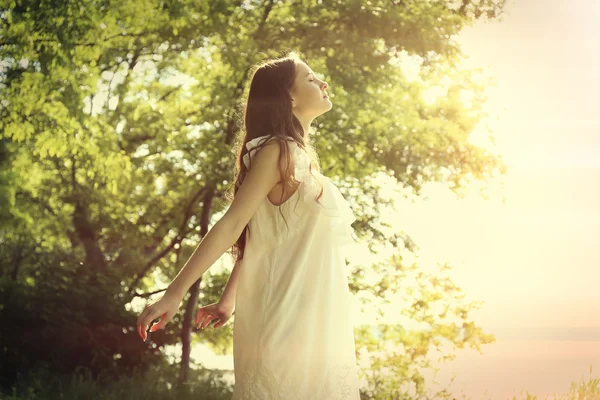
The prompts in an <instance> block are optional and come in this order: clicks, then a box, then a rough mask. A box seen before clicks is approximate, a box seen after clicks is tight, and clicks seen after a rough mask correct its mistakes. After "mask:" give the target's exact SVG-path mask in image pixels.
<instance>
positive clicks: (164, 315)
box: [150, 312, 172, 332]
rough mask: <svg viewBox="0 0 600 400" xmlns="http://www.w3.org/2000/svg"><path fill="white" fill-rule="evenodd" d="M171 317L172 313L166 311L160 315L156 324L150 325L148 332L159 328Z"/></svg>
mask: <svg viewBox="0 0 600 400" xmlns="http://www.w3.org/2000/svg"><path fill="white" fill-rule="evenodd" d="M171 317H172V315H170V314H169V312H166V313H164V314H163V315H161V319H160V321H159V322H158V323H157V324H154V325H152V328H150V332H156V331H157V330H159V329H161V328H162V327H163V326H165V325H166V324H167V322H169V321H170V320H171Z"/></svg>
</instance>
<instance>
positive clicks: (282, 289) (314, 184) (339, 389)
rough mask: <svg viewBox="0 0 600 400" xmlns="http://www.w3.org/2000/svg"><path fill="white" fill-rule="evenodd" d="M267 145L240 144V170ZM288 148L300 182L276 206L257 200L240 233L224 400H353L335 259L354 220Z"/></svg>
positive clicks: (343, 296)
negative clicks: (230, 381)
mask: <svg viewBox="0 0 600 400" xmlns="http://www.w3.org/2000/svg"><path fill="white" fill-rule="evenodd" d="M271 139H273V137H271V136H268V135H267V136H260V137H257V138H255V139H253V140H250V141H249V142H248V143H247V149H248V151H249V153H248V154H246V155H245V156H244V157H243V161H244V163H245V164H246V167H249V166H250V163H251V157H254V155H255V153H256V151H259V150H260V149H254V148H255V147H256V146H257V145H259V144H262V143H263V142H264V141H266V140H271ZM288 144H289V149H290V156H292V157H293V159H294V163H295V171H294V176H295V178H296V179H297V180H298V181H300V182H301V183H300V185H299V186H298V188H297V189H296V191H295V192H294V194H293V195H292V196H291V197H290V198H289V199H288V200H287V201H285V202H284V203H283V204H282V205H281V206H280V207H278V206H275V205H273V204H272V203H271V202H270V201H269V200H268V198H265V200H264V201H263V202H262V203H261V205H260V206H259V207H258V209H257V211H256V213H255V214H254V216H253V217H252V218H251V220H250V222H249V228H250V232H249V233H248V232H247V233H246V248H245V252H244V258H243V260H242V261H241V264H240V266H239V268H240V275H239V281H238V287H237V293H236V301H235V314H234V328H233V356H234V375H235V385H234V391H233V397H232V400H284V399H285V400H309V399H310V400H360V396H359V382H358V375H357V372H358V369H357V364H356V353H355V341H354V325H353V317H354V315H355V311H354V310H353V308H352V305H351V297H350V296H351V294H350V290H349V288H348V274H347V270H346V263H345V253H344V247H345V246H346V245H348V244H350V243H353V242H354V238H353V236H352V232H353V228H352V227H351V226H350V224H351V223H352V222H354V221H355V220H356V217H355V215H354V214H353V212H352V210H351V208H350V207H349V205H348V203H347V202H346V200H345V199H344V197H343V196H342V194H341V193H340V191H339V190H338V188H337V187H336V186H335V185H334V184H333V182H332V181H331V180H330V179H329V178H327V177H325V176H323V175H322V174H320V173H319V172H317V171H312V173H313V174H315V175H316V178H315V177H313V175H311V172H309V170H308V166H309V163H310V158H309V156H308V154H307V153H306V152H305V151H304V150H302V149H301V148H300V147H299V146H298V145H297V144H296V143H295V142H289V143H288ZM317 179H318V180H320V181H322V183H323V195H322V196H321V198H320V199H319V202H320V204H319V203H317V202H316V200H315V198H316V197H317V196H318V194H319V192H320V189H321V186H320V184H319V183H318V181H317ZM280 208H281V213H280ZM281 214H283V215H284V216H285V220H284V218H283V217H282V215H281ZM286 221H287V226H286Z"/></svg>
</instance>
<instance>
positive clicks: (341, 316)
mask: <svg viewBox="0 0 600 400" xmlns="http://www.w3.org/2000/svg"><path fill="white" fill-rule="evenodd" d="M327 87H328V85H327V83H326V82H324V81H322V80H320V79H318V78H317V76H316V75H315V73H314V71H312V69H311V68H310V67H309V66H308V65H307V64H306V63H305V62H303V61H302V60H301V59H300V58H299V57H298V56H297V55H296V54H295V53H291V54H288V55H287V56H285V57H283V58H279V59H275V60H271V61H269V62H266V63H264V64H262V65H259V66H258V67H257V68H256V69H255V72H254V74H253V75H252V78H251V82H250V90H249V94H248V100H247V104H246V109H245V115H244V123H245V135H246V136H245V138H244V141H243V143H242V145H243V146H242V148H241V149H240V150H239V153H238V163H237V171H238V173H237V174H236V177H235V188H234V196H233V202H232V203H231V206H230V207H229V209H228V211H227V212H226V214H225V216H223V218H221V220H219V222H218V223H217V224H215V226H213V228H212V229H211V230H210V231H209V233H208V234H207V235H206V236H205V238H204V239H203V240H202V241H201V243H200V245H199V246H198V248H197V249H196V251H195V252H194V254H193V255H192V257H190V261H188V262H187V263H186V265H185V266H184V267H183V268H182V270H181V271H180V272H179V274H178V276H177V277H176V278H175V279H174V281H173V282H172V283H171V284H170V285H169V288H168V289H167V291H166V293H165V295H164V296H163V298H162V299H160V300H159V301H157V302H156V303H154V304H151V305H149V306H148V307H146V309H145V310H144V311H143V312H142V314H141V315H140V317H139V319H138V330H139V332H140V335H141V336H142V339H144V340H145V338H146V335H145V333H146V329H147V327H148V324H149V323H150V322H152V321H153V320H154V319H155V318H157V317H159V316H162V319H161V321H160V322H158V323H157V324H156V325H155V326H153V327H152V329H151V330H150V331H155V330H157V329H160V328H162V327H163V326H164V325H165V324H166V323H167V322H168V321H169V320H170V319H171V318H172V316H173V315H174V314H175V313H176V312H177V310H178V308H179V303H180V302H181V300H182V299H183V296H184V294H185V293H186V291H187V290H188V288H189V287H190V286H191V285H192V283H193V282H195V281H196V280H197V279H198V278H199V277H200V276H201V275H202V274H203V273H204V272H205V271H206V270H207V269H208V268H209V267H210V265H212V264H213V263H214V262H215V261H216V260H217V259H218V258H219V257H220V256H221V255H222V254H223V252H225V251H226V250H227V249H229V248H231V247H232V246H233V249H234V250H235V254H236V263H235V267H234V269H233V271H232V273H231V276H230V278H229V282H228V283H227V285H226V288H225V291H224V293H223V296H222V297H221V300H220V301H219V302H218V303H215V304H210V305H208V306H205V307H202V308H200V309H199V310H198V313H197V315H196V323H197V325H198V327H201V328H205V327H206V326H208V325H209V324H210V323H211V322H212V321H213V320H215V321H217V322H216V323H215V325H214V327H215V328H216V327H220V326H222V325H223V324H224V323H225V322H227V320H228V319H229V318H230V317H231V315H232V313H233V310H234V308H235V318H234V327H233V355H234V374H235V386H234V393H233V398H232V400H265V399H272V400H275V399H282V400H283V399H286V400H293V399H298V400H300V399H302V400H308V399H311V400H342V399H343V400H359V399H360V397H359V389H358V386H359V385H358V377H357V365H356V355H355V346H354V345H355V342H354V328H353V323H352V316H353V313H352V310H351V298H350V292H349V289H348V276H347V272H346V269H345V268H346V263H345V257H344V247H345V245H347V244H349V243H352V242H353V241H354V240H353V237H352V227H351V225H350V224H351V223H352V222H354V220H355V219H356V218H355V215H354V214H353V212H352V210H351V209H350V207H349V205H348V204H347V202H346V200H345V199H344V197H343V196H342V195H341V193H340V192H339V190H338V188H337V187H336V186H335V185H334V184H333V182H332V181H331V180H330V179H329V178H327V177H325V176H324V175H322V174H321V173H320V172H319V164H318V157H317V155H316V152H315V150H314V148H313V146H312V144H311V140H310V137H309V136H308V135H309V134H310V125H311V122H312V121H313V119H314V118H316V117H317V116H319V115H321V114H323V113H325V112H327V111H329V110H330V109H331V107H332V103H331V101H330V100H329V98H328V96H327V93H326V89H327Z"/></svg>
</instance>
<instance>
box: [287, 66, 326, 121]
mask: <svg viewBox="0 0 600 400" xmlns="http://www.w3.org/2000/svg"><path fill="white" fill-rule="evenodd" d="M296 69H297V73H296V80H295V81H294V86H293V87H292V90H291V95H292V99H293V100H292V104H293V107H294V114H296V116H297V117H298V119H300V120H312V119H313V118H315V117H317V116H319V115H321V114H323V113H325V112H327V111H329V110H331V107H332V103H331V101H330V100H329V97H327V96H326V95H327V93H326V92H325V89H327V87H328V85H327V82H324V81H322V80H320V79H319V78H317V77H316V75H315V74H314V72H313V70H312V69H310V67H309V66H308V65H306V63H304V62H299V63H298V64H296ZM324 96H325V97H324Z"/></svg>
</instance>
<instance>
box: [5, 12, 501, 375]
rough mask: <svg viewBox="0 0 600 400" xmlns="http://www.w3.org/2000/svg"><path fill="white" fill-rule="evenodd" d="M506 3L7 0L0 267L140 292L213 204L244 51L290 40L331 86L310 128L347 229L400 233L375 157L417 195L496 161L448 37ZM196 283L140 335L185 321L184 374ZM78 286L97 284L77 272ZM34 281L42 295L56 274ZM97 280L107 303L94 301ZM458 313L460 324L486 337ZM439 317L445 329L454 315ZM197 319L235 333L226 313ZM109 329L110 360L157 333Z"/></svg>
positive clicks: (477, 175)
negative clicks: (446, 81) (430, 99)
mask: <svg viewBox="0 0 600 400" xmlns="http://www.w3.org/2000/svg"><path fill="white" fill-rule="evenodd" d="M504 3H505V1H504V0H502V1H492V0H482V1H479V2H477V4H475V2H471V1H469V0H464V1H462V2H458V3H456V4H453V3H449V2H446V1H392V2H390V1H370V2H359V1H347V2H346V1H345V2H339V1H322V2H321V1H319V2H312V1H294V2H277V1H267V2H258V1H241V2H236V1H230V0H220V1H211V2H196V1H191V0H185V1H184V0H182V1H160V2H159V1H155V0H132V1H128V2H125V3H123V2H118V1H108V0H84V1H74V0H67V1H48V2H37V1H26V0H25V1H10V2H5V3H4V5H3V6H2V7H1V10H2V14H1V15H0V21H1V22H2V28H1V29H2V30H1V34H0V36H1V39H0V52H1V56H2V60H3V70H2V75H1V83H2V85H1V87H0V90H1V98H2V102H1V103H0V106H1V108H0V132H1V134H0V135H1V138H2V143H3V144H4V146H5V148H6V153H7V154H8V156H7V159H8V160H10V161H8V162H6V163H5V164H3V167H2V168H3V169H2V170H3V175H2V176H3V177H9V176H10V179H8V178H7V179H6V180H2V185H3V186H2V188H3V196H2V198H3V199H5V200H4V204H7V205H8V211H4V210H3V212H5V213H6V212H8V213H9V215H10V216H11V218H10V220H7V221H9V222H6V223H4V226H3V231H2V235H1V236H0V237H1V238H2V240H1V242H0V246H1V247H2V251H1V253H2V254H3V258H2V273H3V276H9V277H10V279H9V280H10V281H11V282H12V283H11V285H15V284H16V286H17V287H20V288H23V287H25V286H24V285H29V287H31V288H33V289H34V290H37V289H40V288H41V285H42V284H41V283H40V280H39V277H40V276H42V274H43V272H44V271H49V269H48V268H51V271H52V272H53V274H54V276H55V278H56V279H53V280H50V281H49V282H51V285H56V286H50V287H55V288H60V289H61V291H60V293H64V295H63V297H62V301H65V300H72V299H74V298H79V299H81V298H86V299H87V298H89V301H88V300H86V301H85V304H86V305H85V306H84V305H83V304H80V303H79V302H76V301H75V302H67V303H64V304H69V305H70V306H71V308H72V309H71V311H72V312H73V313H78V312H80V313H82V315H84V316H86V317H89V316H90V315H94V316H95V317H98V318H99V317H100V316H101V317H102V318H101V320H103V321H105V322H106V323H107V324H108V321H110V320H111V317H110V313H111V312H113V311H114V310H115V309H116V308H118V307H119V306H121V307H123V308H124V307H125V305H126V304H128V303H129V302H130V301H131V300H132V299H134V298H135V297H140V296H146V295H145V294H144V293H140V290H142V291H154V290H155V289H156V283H155V281H154V280H153V277H152V276H150V273H157V272H159V273H160V274H162V275H164V276H165V277H167V278H172V277H174V275H175V274H176V273H177V271H178V270H179V269H180V268H181V266H182V264H183V262H185V260H187V258H188V257H189V255H190V254H191V252H192V251H193V249H194V248H195V245H196V244H197V243H198V241H199V240H200V238H201V237H202V236H203V235H204V234H206V232H207V231H208V230H209V227H210V225H211V224H212V223H213V222H214V221H215V219H214V218H215V216H219V215H221V214H222V213H223V212H224V210H225V209H226V208H227V206H228V205H227V204H226V202H225V201H223V198H224V197H223V196H224V193H225V192H226V191H227V190H228V189H229V187H230V185H231V180H232V175H233V162H234V158H233V157H232V150H233V151H235V150H237V148H239V139H240V134H241V133H242V132H241V131H240V120H239V115H240V111H241V107H242V105H243V100H244V98H245V94H246V90H247V83H248V79H249V75H248V74H249V68H250V67H251V66H252V65H253V64H255V63H257V62H259V61H260V60H262V59H263V58H265V57H274V56H279V55H281V52H283V51H287V50H291V49H299V50H300V51H301V52H302V53H303V56H305V58H306V59H307V61H308V62H309V64H310V65H311V67H312V68H313V70H315V71H319V72H320V73H322V74H323V75H324V76H325V77H326V80H327V81H328V82H329V84H330V90H329V92H330V93H332V94H333V95H334V96H332V100H333V102H334V108H333V109H332V110H331V111H330V112H329V113H328V114H326V115H324V116H323V117H322V118H320V119H319V121H318V134H317V136H316V145H317V149H318V151H319V155H320V158H321V166H322V169H323V171H324V173H325V174H326V175H328V176H332V177H336V178H339V179H340V186H342V187H341V189H342V191H343V192H344V194H346V195H347V198H349V199H350V200H351V202H352V204H353V207H354V209H355V211H356V213H357V215H358V216H359V218H358V221H357V222H356V223H355V228H356V231H357V232H358V233H359V235H360V237H361V238H362V239H363V240H366V241H368V242H370V243H371V245H372V246H371V247H372V248H373V249H374V248H375V246H374V245H375V244H377V243H382V242H389V243H391V244H393V245H398V243H399V240H400V239H403V240H404V242H405V243H408V242H409V238H407V237H404V238H403V237H402V236H401V235H392V236H389V235H386V234H384V233H383V232H382V230H381V228H380V227H379V224H380V223H381V221H379V216H378V215H377V211H376V207H377V205H378V204H381V203H384V202H385V200H384V199H382V198H381V197H380V196H379V195H378V193H377V189H378V188H377V185H376V184H375V183H374V181H373V176H374V174H376V173H378V172H381V171H384V172H387V173H388V174H390V175H391V176H393V177H394V178H395V179H396V180H397V182H398V183H399V184H402V185H405V186H407V187H411V188H414V190H415V191H416V193H417V194H418V193H419V189H420V187H421V185H422V184H423V183H425V182H428V181H442V182H447V183H448V184H449V187H450V188H451V189H452V190H454V191H456V192H457V193H460V190H461V188H462V185H463V184H464V183H465V182H466V181H467V180H468V179H485V178H486V177H488V176H490V175H492V174H493V173H495V171H497V170H498V169H502V168H503V164H502V162H501V159H499V158H496V157H495V156H492V155H488V154H487V153H485V152H484V151H483V150H482V149H480V148H478V147H476V146H474V145H471V144H469V143H468V142H467V140H466V139H467V137H468V135H469V133H470V132H471V131H472V129H473V127H474V126H475V125H476V123H477V121H478V120H479V119H480V118H481V116H482V113H481V106H482V104H483V101H484V98H483V96H482V90H483V85H481V84H478V83H476V82H474V80H473V79H472V74H473V73H474V71H462V70H459V69H458V67H457V61H458V60H460V57H461V56H462V53H461V52H460V49H459V48H458V47H457V44H456V43H455V42H454V41H453V39H452V37H453V35H455V34H457V33H458V32H460V30H461V29H462V28H463V27H464V26H466V25H468V24H471V23H472V22H473V21H474V20H476V19H480V18H486V19H495V18H498V17H499V16H500V15H501V14H502V9H503V6H504ZM402 54H408V55H412V56H420V57H421V58H422V65H421V77H422V80H423V82H422V83H421V82H410V81H409V80H408V79H406V77H405V76H404V75H403V73H402V70H401V69H400V68H398V65H397V64H398V60H399V59H400V58H399V56H401V55H402ZM444 77H450V78H451V79H452V82H453V83H452V84H451V85H450V87H449V88H448V96H446V97H445V99H443V100H440V101H437V102H435V103H434V104H432V105H427V104H425V103H424V102H423V100H422V96H421V94H422V92H423V90H424V89H426V87H427V85H428V84H435V83H438V82H440V81H441V80H442V78H444ZM461 90H472V91H473V93H474V100H473V101H472V104H473V105H472V108H470V109H468V108H466V107H465V106H464V105H463V104H462V103H461V102H460V100H459V94H460V91H461ZM236 146H237V148H236ZM350 154H352V157H350ZM8 171H12V174H13V175H11V173H10V172H8ZM342 178H343V179H342ZM353 193H359V194H353ZM49 260H52V261H49ZM15 266H16V267H15ZM400 266H401V263H396V262H391V261H390V263H388V267H390V268H400ZM360 271H361V268H360V266H355V269H354V271H353V290H354V291H355V292H358V291H369V290H373V288H374V287H377V286H379V287H386V288H388V290H390V291H392V290H393V289H394V284H396V283H397V282H398V279H399V278H398V277H397V278H396V280H394V281H389V279H388V278H387V277H386V276H382V280H381V282H379V283H378V285H374V286H372V287H365V286H364V285H361V284H360V280H361V275H360ZM44 276H45V275H44ZM215 279H216V281H215V282H217V283H219V282H220V283H224V282H223V280H222V277H215ZM219 279H220V281H219ZM386 279H387V282H386ZM61 280H62V283H61ZM65 282H66V284H65ZM45 285H50V284H49V283H46V284H45ZM83 285H88V286H83ZM199 285H200V280H198V281H197V282H196V283H195V284H194V285H193V286H192V288H191V289H190V295H189V296H188V297H187V298H186V300H185V301H186V306H185V311H184V312H183V315H182V316H181V320H180V319H179V316H177V317H176V318H174V320H173V321H172V322H171V323H170V324H169V325H168V328H167V329H166V330H165V331H162V332H159V334H158V335H157V336H155V337H156V338H157V339H156V340H157V341H158V343H157V344H158V348H160V346H161V345H163V344H168V343H174V342H175V341H176V340H177V338H176V333H175V329H176V328H178V329H179V328H180V334H179V335H180V337H181V340H182V344H183V349H184V350H183V351H184V353H183V355H182V366H181V380H182V381H185V380H186V377H187V371H188V368H189V349H190V345H191V340H192V338H191V335H190V333H191V327H192V324H191V321H192V320H193V311H194V308H195V306H196V302H197V298H198V288H199ZM90 287H93V288H94V289H95V292H94V294H93V295H92V294H90V292H86V291H85V290H87V288H90ZM206 287H207V288H208V290H210V291H211V292H209V293H207V294H206V295H207V298H211V297H212V298H218V297H217V296H218V295H219V293H220V289H221V287H222V286H218V285H210V284H207V285H206ZM84 288H85V289H84ZM37 293H39V296H40V297H37V299H38V300H36V301H39V300H40V299H43V297H41V296H50V295H51V294H49V293H53V292H52V291H51V290H47V291H46V290H44V291H42V290H39V292H37ZM78 296H79V297H78ZM99 299H102V302H103V303H104V304H105V305H106V307H105V308H102V307H97V306H96V307H94V309H93V311H91V310H90V308H89V307H90V304H92V303H93V302H94V300H95V301H99ZM425 300H427V299H425ZM28 301H33V300H31V299H30V300H27V299H23V302H25V303H23V304H22V305H23V308H22V309H27V307H25V304H26V303H27V302H28ZM50 310H51V309H49V313H50ZM110 310H113V311H110ZM464 316H465V318H466V314H465V315H464ZM47 317H48V318H50V314H48V315H47ZM65 318H68V316H65ZM127 318H129V319H127ZM87 320H89V319H87ZM87 320H86V318H84V319H82V320H81V321H80V324H81V325H80V326H83V327H85V326H86V324H87V323H88V322H86V321H87ZM125 321H127V322H125ZM134 321H135V317H134V316H133V315H131V314H130V315H129V317H127V316H126V315H124V316H123V317H122V318H120V319H119V320H118V323H115V324H114V326H113V325H111V327H110V329H109V331H111V332H113V333H114V334H115V335H117V333H118V332H120V331H121V330H122V329H123V328H124V330H125V331H127V332H128V333H125V335H126V336H127V335H128V337H131V335H135V332H134V330H131V329H130V328H132V326H133V324H134ZM119 324H123V326H119ZM107 326H108V325H107ZM56 329H57V331H55V332H58V330H60V327H59V326H57V327H56ZM115 332H116V333H115ZM472 332H473V335H472V338H471V339H470V340H472V341H473V343H475V342H477V341H478V340H482V341H485V340H486V337H485V335H483V334H482V333H481V332H479V330H477V329H472ZM437 334H439V335H441V336H446V337H447V338H448V339H450V340H459V333H458V332H457V331H449V330H445V331H443V332H441V331H440V332H437ZM92 335H94V334H93V333H92ZM201 335H212V336H215V337H216V336H218V335H223V337H225V338H226V340H230V338H231V337H230V333H229V332H227V330H223V332H220V333H213V332H211V333H210V334H209V333H202V334H201ZM363 336H364V338H368V335H367V333H364V334H363V333H361V338H360V340H359V342H361V343H363V342H365V341H367V339H364V340H363ZM115 337H116V336H115ZM97 338H98V337H97ZM153 340H155V339H153ZM398 340H404V339H402V338H399V339H398ZM215 343H219V346H221V345H222V344H223V341H222V340H216V339H215ZM411 343H412V342H411ZM100 348H101V346H99V347H98V349H99V350H100ZM105 348H106V349H108V352H109V353H110V352H113V353H114V352H117V351H120V353H119V354H121V357H120V358H118V360H121V361H120V363H121V364H120V366H122V365H130V366H132V365H135V364H136V362H138V361H139V360H141V359H142V356H141V355H140V354H139V353H140V352H144V351H148V352H150V353H152V354H155V353H156V351H158V348H152V347H151V345H150V344H149V343H148V344H145V345H141V344H140V345H138V344H134V343H133V339H131V340H130V343H129V348H128V349H126V350H123V349H121V350H118V349H117V347H115V346H112V347H111V346H106V347H105ZM105 348H102V350H104V349H105ZM70 354H73V353H70ZM127 357H129V359H128V360H125V359H124V358H127ZM110 358H111V357H109V358H107V360H108V359H110ZM79 361H81V360H79ZM107 364H108V361H107V363H105V364H102V365H101V366H99V367H98V368H105V367H106V365H107ZM116 364H117V366H119V363H116ZM415 379H416V378H415Z"/></svg>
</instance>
